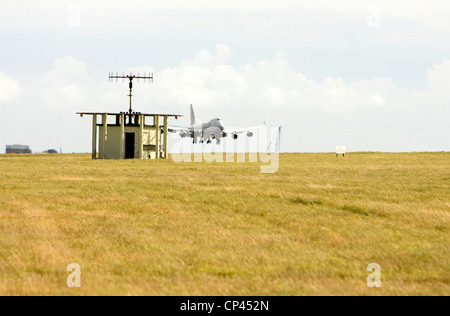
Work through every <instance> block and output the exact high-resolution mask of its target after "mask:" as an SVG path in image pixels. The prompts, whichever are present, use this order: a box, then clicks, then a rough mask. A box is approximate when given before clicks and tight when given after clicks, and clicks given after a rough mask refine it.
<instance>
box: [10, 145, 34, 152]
mask: <svg viewBox="0 0 450 316" xmlns="http://www.w3.org/2000/svg"><path fill="white" fill-rule="evenodd" d="M5 152H6V153H7V154H31V150H30V147H29V146H26V145H6V151H5Z"/></svg>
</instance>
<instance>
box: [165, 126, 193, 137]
mask: <svg viewBox="0 0 450 316" xmlns="http://www.w3.org/2000/svg"><path fill="white" fill-rule="evenodd" d="M167 130H168V131H169V133H178V134H180V136H181V137H182V138H185V137H193V135H194V134H193V132H192V129H191V128H188V127H182V126H173V125H169V126H168V128H167Z"/></svg>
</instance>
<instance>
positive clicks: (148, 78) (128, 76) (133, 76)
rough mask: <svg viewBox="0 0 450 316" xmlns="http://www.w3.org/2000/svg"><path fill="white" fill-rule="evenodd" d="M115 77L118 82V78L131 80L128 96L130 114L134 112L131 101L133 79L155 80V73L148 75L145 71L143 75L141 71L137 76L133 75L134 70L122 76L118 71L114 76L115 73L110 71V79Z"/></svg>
mask: <svg viewBox="0 0 450 316" xmlns="http://www.w3.org/2000/svg"><path fill="white" fill-rule="evenodd" d="M114 79H116V82H117V80H118V79H122V80H125V79H128V80H129V81H130V84H129V87H130V94H129V95H128V96H129V97H130V114H131V113H132V112H133V108H132V103H131V97H132V96H133V94H132V90H133V80H135V79H136V80H137V81H139V79H143V80H144V82H145V81H146V80H148V82H153V74H148V75H147V73H145V74H144V75H143V76H141V75H140V73H138V75H137V76H136V75H133V73H132V72H130V74H129V75H126V76H125V73H124V74H123V75H122V76H119V73H116V75H115V76H114V73H112V72H111V73H109V81H110V82H111V81H113V80H114Z"/></svg>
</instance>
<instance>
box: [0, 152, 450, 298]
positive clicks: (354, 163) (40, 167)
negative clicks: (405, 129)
mask: <svg viewBox="0 0 450 316" xmlns="http://www.w3.org/2000/svg"><path fill="white" fill-rule="evenodd" d="M449 193H450V154H449V153H419V154H384V153H383V154H382V153H357V154H350V155H348V156H347V157H346V158H345V159H343V158H335V157H334V155H333V154H283V155H282V156H281V161H280V169H279V171H278V172H277V173H275V174H261V173H260V169H259V164H256V163H180V164H176V163H174V162H173V161H171V160H168V161H138V160H122V161H115V160H107V161H105V160H96V161H92V160H90V159H89V155H85V154H80V155H78V154H75V155H17V156H6V155H1V156H0V294H1V295H55V294H61V295H113V294H114V295H116V294H118V295H138V294H139V295H140V294H142V295H313V294H324V295H330V294H331V295H334V294H336V295H391V294H393V295H409V294H418V295H434V294H436V295H449V294H450V253H449V252H450V251H449V250H450V249H449V248H450V247H449V245H450V234H449V228H450V225H449V224H450V211H449V210H450V199H449ZM72 262H75V263H78V264H80V266H81V269H82V286H81V288H68V287H67V285H66V278H67V276H68V272H66V267H67V265H68V264H70V263H72ZM373 262H375V263H378V264H379V265H380V266H381V268H382V269H383V270H382V274H381V278H382V287H381V288H368V287H367V285H366V278H367V276H368V274H369V273H368V272H366V267H367V265H368V264H370V263H373Z"/></svg>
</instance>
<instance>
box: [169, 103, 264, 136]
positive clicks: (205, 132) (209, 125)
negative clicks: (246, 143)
mask: <svg viewBox="0 0 450 316" xmlns="http://www.w3.org/2000/svg"><path fill="white" fill-rule="evenodd" d="M263 127H265V126H256V127H250V128H246V129H241V130H225V127H224V126H223V122H222V120H221V119H220V118H214V119H212V120H210V121H208V122H206V123H203V124H197V121H196V120H195V114H194V108H193V107H192V104H191V126H189V127H182V126H169V127H168V130H169V132H171V133H179V134H180V136H181V137H182V138H186V137H190V138H192V142H193V143H194V144H196V143H197V140H198V139H200V143H203V142H205V141H206V143H207V144H210V143H211V142H212V140H213V139H215V140H216V142H217V144H220V139H221V138H223V137H227V136H229V135H231V137H233V139H238V134H242V133H246V134H247V137H252V136H253V132H252V131H251V130H255V129H258V128H263Z"/></svg>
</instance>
